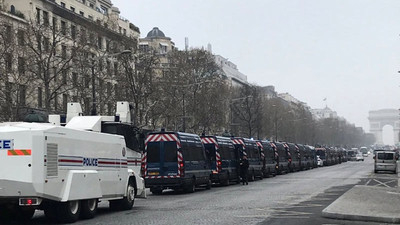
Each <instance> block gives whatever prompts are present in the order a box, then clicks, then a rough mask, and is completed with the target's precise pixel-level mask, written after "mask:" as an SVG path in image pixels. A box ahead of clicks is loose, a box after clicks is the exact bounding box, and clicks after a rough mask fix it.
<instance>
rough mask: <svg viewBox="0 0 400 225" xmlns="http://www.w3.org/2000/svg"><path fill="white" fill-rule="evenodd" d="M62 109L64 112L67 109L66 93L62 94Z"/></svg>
mask: <svg viewBox="0 0 400 225" xmlns="http://www.w3.org/2000/svg"><path fill="white" fill-rule="evenodd" d="M62 98H63V103H62V104H63V111H64V112H66V111H67V105H68V95H67V94H63V97H62Z"/></svg>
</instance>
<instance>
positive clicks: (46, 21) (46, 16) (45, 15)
mask: <svg viewBox="0 0 400 225" xmlns="http://www.w3.org/2000/svg"><path fill="white" fill-rule="evenodd" d="M43 24H44V25H46V26H48V25H49V13H48V12H46V11H43Z"/></svg>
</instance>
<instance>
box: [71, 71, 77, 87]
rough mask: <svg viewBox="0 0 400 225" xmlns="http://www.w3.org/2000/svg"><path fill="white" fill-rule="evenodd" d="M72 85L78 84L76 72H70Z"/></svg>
mask: <svg viewBox="0 0 400 225" xmlns="http://www.w3.org/2000/svg"><path fill="white" fill-rule="evenodd" d="M72 85H73V86H74V87H77V86H78V74H77V73H75V72H74V73H72Z"/></svg>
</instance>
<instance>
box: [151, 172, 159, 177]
mask: <svg viewBox="0 0 400 225" xmlns="http://www.w3.org/2000/svg"><path fill="white" fill-rule="evenodd" d="M158 174H160V173H159V172H149V175H152V176H154V175H158Z"/></svg>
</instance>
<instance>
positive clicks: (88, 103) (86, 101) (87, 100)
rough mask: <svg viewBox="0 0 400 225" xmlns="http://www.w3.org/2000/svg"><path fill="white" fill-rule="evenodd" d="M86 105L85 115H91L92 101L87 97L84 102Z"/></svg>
mask: <svg viewBox="0 0 400 225" xmlns="http://www.w3.org/2000/svg"><path fill="white" fill-rule="evenodd" d="M83 101H84V105H85V114H86V115H89V114H90V106H91V105H90V99H89V98H88V97H86V98H85V99H84V100H83Z"/></svg>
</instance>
